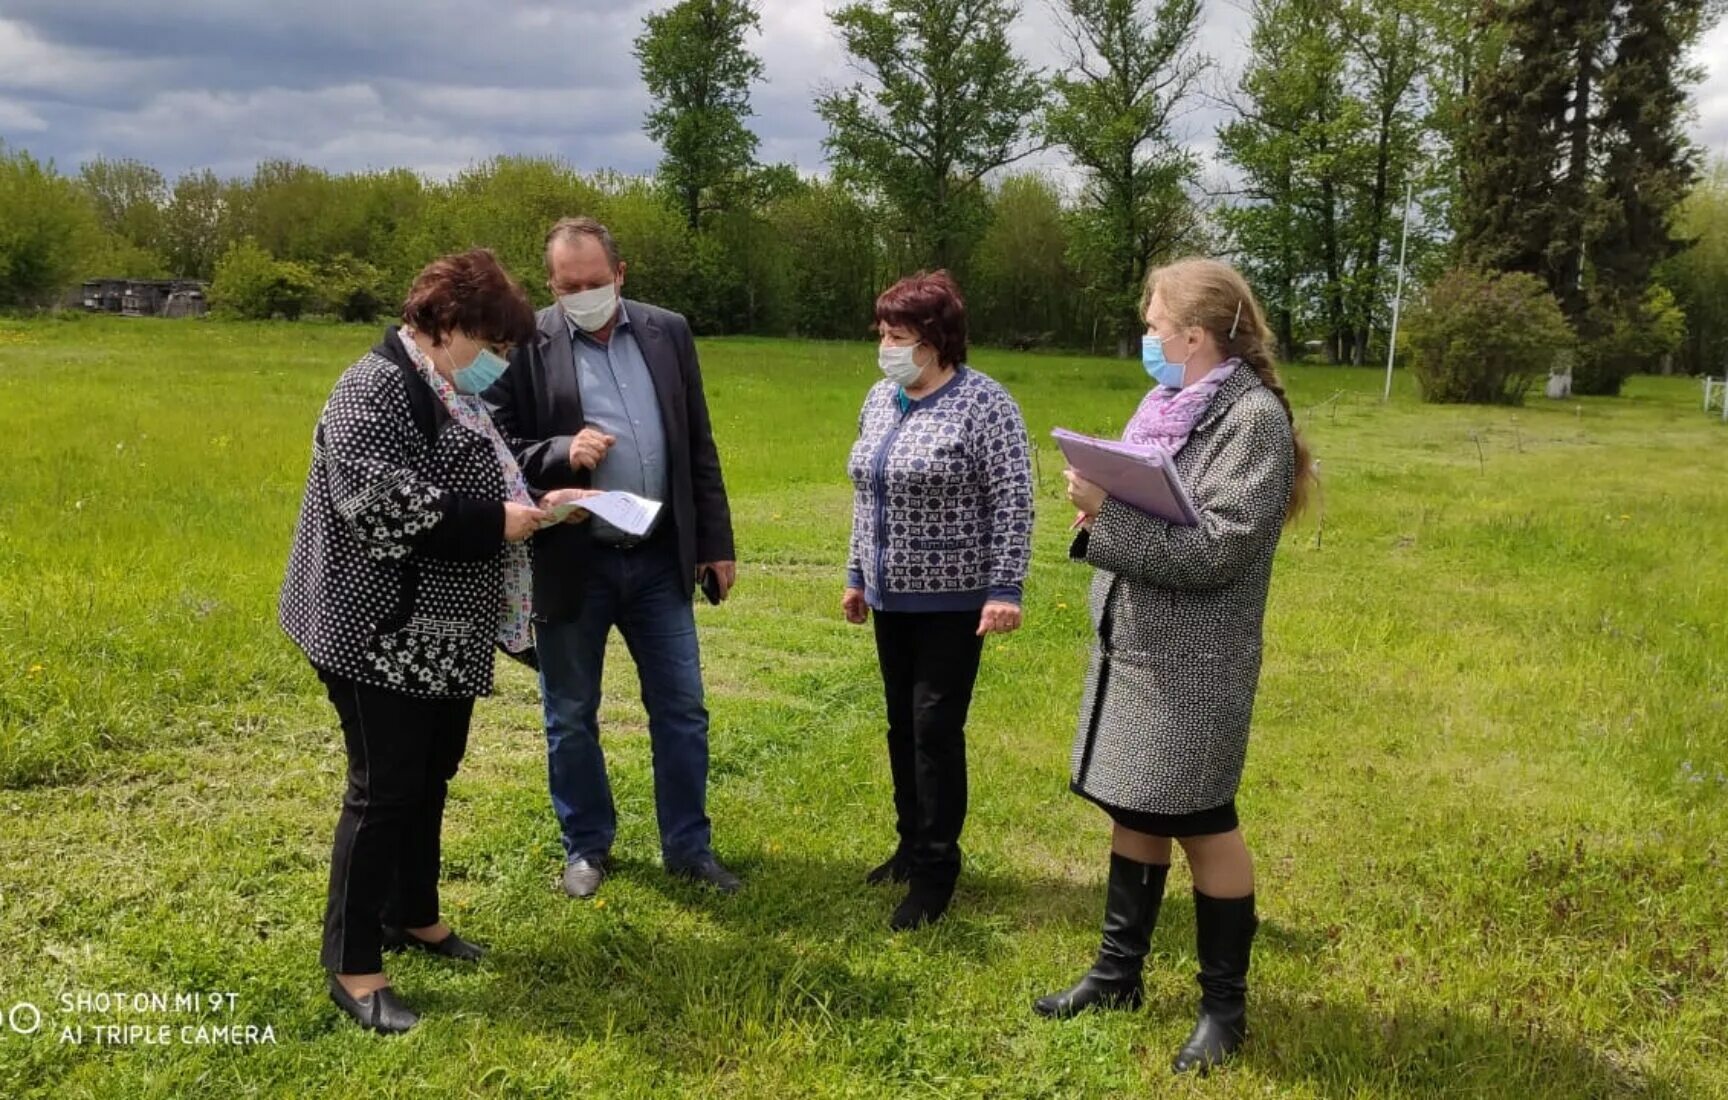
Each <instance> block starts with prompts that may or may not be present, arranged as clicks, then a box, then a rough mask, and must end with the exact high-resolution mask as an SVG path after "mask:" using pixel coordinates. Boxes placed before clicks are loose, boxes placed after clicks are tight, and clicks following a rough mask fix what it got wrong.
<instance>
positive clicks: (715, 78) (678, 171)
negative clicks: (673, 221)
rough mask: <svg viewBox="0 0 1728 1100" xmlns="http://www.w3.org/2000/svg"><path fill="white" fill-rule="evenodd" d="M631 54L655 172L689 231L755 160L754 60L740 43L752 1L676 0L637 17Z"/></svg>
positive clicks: (752, 13) (751, 17) (751, 24)
mask: <svg viewBox="0 0 1728 1100" xmlns="http://www.w3.org/2000/svg"><path fill="white" fill-rule="evenodd" d="M642 25H643V28H644V29H643V32H642V34H641V36H639V37H638V38H637V39H636V58H637V60H638V61H639V62H641V66H642V79H643V81H644V82H645V83H646V84H647V85H648V93H649V95H651V96H653V97H654V109H653V110H651V111H649V112H648V121H647V126H646V127H645V128H646V130H647V132H648V136H650V137H652V138H653V139H654V140H655V141H658V142H659V143H660V145H661V148H662V149H663V150H664V151H665V158H664V159H663V160H662V161H661V162H660V177H661V180H662V181H663V182H664V184H665V186H666V187H667V189H668V190H669V191H671V193H672V194H673V195H674V196H675V197H676V199H677V202H678V207H679V209H680V210H681V211H682V212H683V215H684V218H685V221H686V222H687V224H688V225H689V227H690V229H691V230H692V231H694V230H697V229H700V228H701V225H702V214H703V212H704V211H705V210H709V209H715V208H724V207H726V206H728V205H730V204H729V202H728V201H727V200H728V192H729V191H733V190H736V189H737V188H738V187H739V186H740V185H741V183H742V181H744V180H745V179H746V178H747V177H748V176H749V174H750V171H751V168H752V166H753V164H754V162H755V155H756V144H757V139H756V135H755V134H754V133H752V132H751V130H750V128H749V126H747V125H746V124H745V119H747V118H749V117H750V115H751V113H752V112H751V109H750V85H751V84H753V83H755V82H756V81H757V80H760V79H761V78H762V62H761V60H760V59H759V58H757V57H756V56H755V55H754V54H752V53H751V52H750V51H749V50H748V49H746V48H745V46H744V39H745V37H746V36H747V35H749V34H750V33H751V32H753V31H758V30H760V29H761V20H760V17H759V14H758V12H757V6H756V4H755V3H754V2H752V0H682V2H681V3H678V4H675V5H673V6H672V7H670V8H668V9H667V10H665V11H663V12H656V13H654V14H652V15H649V16H648V17H647V18H646V19H644V20H643V21H642Z"/></svg>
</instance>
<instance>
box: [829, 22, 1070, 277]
mask: <svg viewBox="0 0 1728 1100" xmlns="http://www.w3.org/2000/svg"><path fill="white" fill-rule="evenodd" d="M1019 14H1020V9H1019V6H1018V5H1017V4H1016V3H1013V2H1011V0H869V2H863V0H860V2H855V3H850V4H846V5H845V6H843V7H841V8H839V9H838V10H836V11H835V12H834V13H833V15H832V16H831V18H832V19H833V22H834V26H835V27H836V29H838V31H839V32H840V38H841V41H842V43H843V44H844V46H845V48H846V52H847V53H848V54H849V55H850V56H851V58H852V60H853V63H854V64H855V65H856V66H857V67H858V68H859V69H861V70H862V71H863V73H864V74H865V76H866V78H867V83H856V84H853V85H852V86H851V87H849V88H844V89H836V90H831V91H829V92H827V93H825V94H824V95H822V96H821V97H820V98H819V99H818V100H817V104H816V111H817V114H819V115H820V116H821V117H822V119H823V120H824V121H825V122H827V124H828V128H829V129H828V137H827V139H826V140H825V142H824V145H825V147H826V148H827V150H828V154H829V157H830V159H831V160H832V162H833V164H834V168H835V172H836V174H837V175H838V176H839V177H840V178H841V180H842V181H844V182H846V183H849V184H856V185H858V186H860V187H862V188H863V189H864V190H865V191H866V192H867V193H868V194H870V195H873V196H877V197H880V198H881V199H882V200H884V202H885V203H886V205H887V207H888V209H889V210H890V211H892V215H893V219H894V221H893V224H892V225H891V226H890V227H889V229H890V231H891V232H892V233H895V234H898V235H900V236H901V237H902V239H903V240H905V241H907V242H908V243H909V245H910V247H911V250H912V252H913V254H914V255H915V256H916V257H917V262H919V263H921V264H927V265H932V266H939V267H947V268H951V269H960V268H961V267H962V266H963V261H964V260H965V258H966V253H967V251H968V249H969V247H970V245H971V243H972V241H974V240H975V239H976V235H977V233H978V232H979V231H980V230H981V229H982V227H983V224H984V221H985V217H984V212H985V204H984V202H983V201H982V196H981V193H980V189H981V183H982V181H983V179H984V177H985V176H986V175H988V174H989V173H990V172H993V171H995V170H996V169H998V168H1001V167H1003V166H1005V165H1009V164H1012V163H1014V162H1015V161H1017V160H1019V159H1021V158H1022V157H1025V156H1027V155H1028V154H1030V153H1031V152H1033V151H1034V150H1035V149H1036V148H1037V146H1036V144H1035V143H1034V142H1033V141H1031V140H1029V139H1028V137H1027V122H1028V120H1029V119H1031V118H1033V117H1034V116H1035V115H1036V114H1037V112H1038V110H1039V108H1040V106H1041V105H1042V102H1043V98H1044V90H1043V84H1042V81H1041V74H1040V73H1038V72H1037V71H1035V70H1033V69H1032V68H1030V67H1029V66H1028V65H1027V64H1026V63H1025V62H1024V61H1023V60H1021V59H1020V58H1019V57H1017V56H1016V55H1015V53H1014V50H1013V47H1012V45H1011V44H1010V42H1009V38H1008V29H1009V27H1010V25H1011V24H1012V23H1013V22H1014V20H1015V19H1016V18H1017V17H1018V16H1019Z"/></svg>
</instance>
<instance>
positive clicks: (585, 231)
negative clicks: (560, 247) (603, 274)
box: [546, 214, 619, 271]
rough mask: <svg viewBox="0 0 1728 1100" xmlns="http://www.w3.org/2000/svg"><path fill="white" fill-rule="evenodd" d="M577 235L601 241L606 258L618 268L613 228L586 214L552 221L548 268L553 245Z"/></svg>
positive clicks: (547, 232) (547, 255) (547, 257)
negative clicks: (608, 227)
mask: <svg viewBox="0 0 1728 1100" xmlns="http://www.w3.org/2000/svg"><path fill="white" fill-rule="evenodd" d="M577 237H592V238H594V239H595V240H597V241H599V242H600V247H601V248H604V249H605V250H606V260H607V262H608V263H610V264H611V265H612V270H613V271H617V270H618V262H619V261H618V242H616V241H614V240H613V239H612V232H611V230H609V229H607V228H606V227H605V226H603V225H601V224H600V223H599V222H597V221H595V220H594V219H593V218H590V217H589V216H588V215H586V214H584V215H582V216H581V217H579V218H559V219H558V220H557V221H556V222H553V223H552V228H551V229H548V230H547V231H546V269H547V270H548V271H550V270H551V269H552V245H553V244H554V242H557V241H570V240H575V239H576V238H577Z"/></svg>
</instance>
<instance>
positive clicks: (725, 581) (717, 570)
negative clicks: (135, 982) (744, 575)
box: [696, 561, 738, 603]
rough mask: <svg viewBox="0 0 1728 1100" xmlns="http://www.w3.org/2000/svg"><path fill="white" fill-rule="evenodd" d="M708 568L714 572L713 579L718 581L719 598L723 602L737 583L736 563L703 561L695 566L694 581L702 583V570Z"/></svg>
mask: <svg viewBox="0 0 1728 1100" xmlns="http://www.w3.org/2000/svg"><path fill="white" fill-rule="evenodd" d="M704 569H708V570H711V571H712V572H713V573H714V579H715V580H718V581H719V582H720V600H721V602H722V603H724V602H725V600H726V597H727V596H729V595H731V593H732V586H733V585H734V584H737V583H738V563H737V562H735V561H705V562H703V563H702V564H701V565H698V566H697V567H696V583H697V584H701V583H702V570H704Z"/></svg>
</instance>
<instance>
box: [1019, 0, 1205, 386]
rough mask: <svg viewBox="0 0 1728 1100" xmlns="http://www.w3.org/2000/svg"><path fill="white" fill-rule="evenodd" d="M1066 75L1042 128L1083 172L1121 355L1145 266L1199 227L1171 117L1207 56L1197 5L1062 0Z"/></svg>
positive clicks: (1187, 156)
mask: <svg viewBox="0 0 1728 1100" xmlns="http://www.w3.org/2000/svg"><path fill="white" fill-rule="evenodd" d="M1056 10H1057V16H1058V18H1059V20H1061V22H1062V23H1063V26H1064V29H1065V31H1066V34H1067V38H1068V45H1067V51H1066V53H1067V56H1066V58H1065V60H1066V62H1067V68H1066V71H1065V72H1063V73H1061V74H1059V75H1057V77H1056V78H1055V80H1054V81H1053V83H1052V91H1053V96H1052V101H1051V104H1050V107H1049V110H1048V111H1047V113H1046V114H1045V116H1044V119H1043V122H1042V130H1043V133H1044V134H1045V135H1046V136H1047V137H1048V138H1049V140H1050V141H1051V142H1052V143H1053V144H1055V145H1058V146H1060V147H1062V148H1063V149H1065V150H1066V151H1067V152H1068V154H1069V156H1071V157H1072V158H1073V160H1074V162H1075V163H1076V164H1077V165H1079V166H1080V167H1081V168H1082V169H1084V170H1085V173H1086V191H1085V197H1084V198H1085V202H1084V206H1083V209H1082V211H1081V214H1080V217H1081V218H1082V219H1084V220H1085V221H1086V222H1088V223H1089V224H1088V225H1087V226H1086V227H1085V228H1086V232H1087V236H1088V238H1089V239H1090V240H1092V241H1094V242H1096V244H1097V247H1098V251H1099V252H1100V253H1101V254H1102V260H1103V263H1102V265H1101V266H1102V267H1103V269H1104V270H1105V271H1107V272H1108V273H1109V285H1108V286H1107V287H1105V288H1101V289H1103V291H1104V293H1105V295H1106V301H1105V303H1104V308H1105V310H1106V315H1107V317H1108V322H1107V323H1108V326H1109V328H1110V329H1111V330H1113V331H1112V332H1111V333H1110V334H1111V335H1112V336H1115V337H1117V338H1119V340H1120V341H1121V345H1120V347H1119V350H1120V351H1122V352H1123V353H1124V354H1125V353H1126V348H1127V346H1128V345H1127V338H1128V337H1129V336H1131V335H1135V334H1138V333H1139V332H1140V331H1141V330H1142V329H1144V328H1145V323H1144V322H1143V321H1142V320H1141V319H1140V317H1139V316H1138V313H1139V299H1140V286H1141V283H1142V281H1143V280H1144V279H1145V277H1146V271H1147V269H1148V267H1149V266H1150V265H1151V264H1152V263H1153V262H1155V261H1157V260H1159V259H1161V258H1165V257H1167V256H1168V255H1169V254H1170V253H1171V252H1172V251H1173V250H1174V249H1176V248H1177V247H1178V246H1179V245H1181V244H1182V243H1183V242H1184V241H1185V240H1186V239H1188V238H1190V237H1191V236H1192V234H1193V232H1194V230H1195V228H1196V224H1197V218H1196V213H1195V209H1194V204H1193V202H1192V201H1191V200H1190V198H1189V196H1188V191H1187V188H1188V187H1189V186H1190V185H1191V184H1192V183H1194V181H1195V177H1196V174H1197V171H1198V164H1197V162H1196V160H1195V158H1194V156H1193V154H1191V153H1189V152H1188V151H1187V150H1186V149H1185V148H1184V147H1183V146H1181V145H1180V144H1179V143H1178V142H1177V140H1176V135H1175V134H1174V133H1173V132H1172V124H1173V121H1174V119H1175V118H1176V116H1177V115H1178V113H1179V112H1180V111H1181V110H1182V108H1183V106H1184V105H1185V104H1186V103H1187V102H1188V100H1189V98H1190V96H1191V94H1192V92H1193V91H1194V87H1195V82H1196V81H1197V80H1198V79H1199V77H1200V75H1201V73H1202V72H1203V71H1204V70H1205V68H1206V65H1207V62H1206V60H1205V59H1204V58H1202V57H1200V56H1198V55H1197V54H1196V53H1195V52H1194V40H1195V36H1196V35H1197V34H1198V33H1199V27H1200V2H1199V0H1154V2H1151V3H1146V2H1142V0H1061V2H1060V3H1059V4H1058V5H1057V6H1056Z"/></svg>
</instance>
